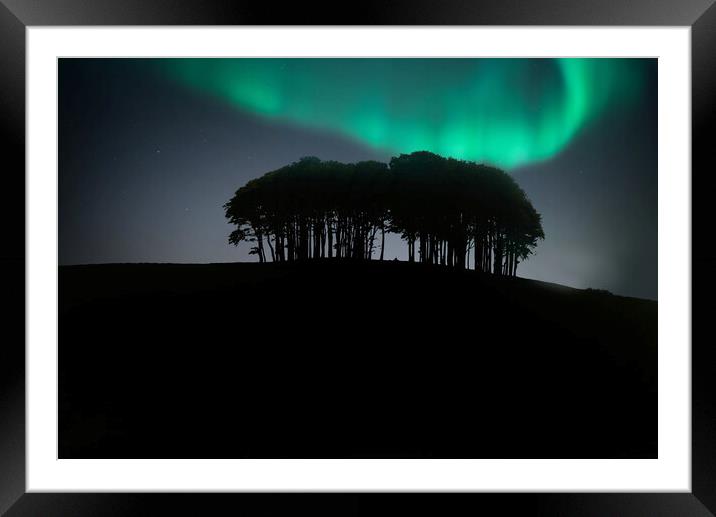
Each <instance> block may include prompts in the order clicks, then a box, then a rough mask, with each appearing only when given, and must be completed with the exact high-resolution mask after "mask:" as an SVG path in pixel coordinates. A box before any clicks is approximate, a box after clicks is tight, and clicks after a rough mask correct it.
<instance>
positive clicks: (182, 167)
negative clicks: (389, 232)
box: [59, 59, 657, 299]
mask: <svg viewBox="0 0 716 517" xmlns="http://www.w3.org/2000/svg"><path fill="white" fill-rule="evenodd" d="M656 71H657V62H656V60H647V59H562V60H553V59H193V60H192V59H151V60H150V59H145V60H133V59H61V60H60V64H59V72H60V79H59V248H60V249H59V260H60V264H61V265H64V264H87V263H105V262H228V261H247V260H250V261H255V260H256V258H255V257H254V256H251V257H250V256H249V255H248V251H249V246H248V245H246V246H243V247H239V248H235V247H233V246H230V245H229V244H228V242H227V236H228V234H229V232H230V231H231V227H230V226H229V225H228V224H227V222H226V220H225V218H224V213H223V208H222V205H223V204H224V203H225V202H226V201H228V199H229V198H230V197H231V196H232V194H233V193H234V191H235V190H236V189H237V188H238V187H240V186H242V185H243V184H244V183H246V181H248V180H249V179H251V178H255V177H258V176H260V175H262V174H263V173H265V172H268V171H270V170H273V169H276V168H278V167H281V166H283V165H286V164H288V163H291V162H293V161H295V160H297V159H298V158H300V157H302V156H317V157H319V158H321V159H324V160H339V161H344V162H353V161H358V160H369V159H375V160H381V161H388V160H389V159H390V157H391V156H394V155H397V154H399V153H401V152H403V153H409V152H413V151H418V150H427V151H432V152H435V153H438V154H441V155H444V156H452V157H455V158H461V159H467V160H474V161H477V162H485V163H489V164H493V165H496V166H499V167H501V168H503V169H505V170H506V171H508V172H509V173H511V174H512V175H513V176H514V177H515V178H516V179H517V181H518V182H519V184H520V185H521V186H522V188H524V189H525V191H526V192H527V194H528V196H529V197H530V199H531V200H532V202H533V204H534V206H535V208H536V209H537V210H538V211H539V212H540V213H541V214H542V215H543V226H544V230H545V234H546V238H545V240H544V241H542V242H540V244H539V245H538V247H537V250H536V255H535V256H533V257H531V258H530V259H529V260H528V261H527V262H525V263H523V264H521V265H520V267H519V269H518V275H519V276H523V277H528V278H535V279H539V280H545V281H549V282H556V283H560V284H565V285H570V286H573V287H581V288H583V287H593V288H600V289H608V290H610V291H612V292H614V293H616V294H623V295H628V296H637V297H642V298H651V299H656V297H657V118H656V115H657V104H656V102H657V80H656V78H657V75H656ZM405 253H406V252H405V246H404V245H403V244H401V243H400V240H399V238H397V237H395V238H393V239H390V240H389V242H388V246H386V258H389V259H390V258H393V257H398V258H400V259H403V258H405Z"/></svg>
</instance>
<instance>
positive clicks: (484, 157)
mask: <svg viewBox="0 0 716 517" xmlns="http://www.w3.org/2000/svg"><path fill="white" fill-rule="evenodd" d="M161 66H162V68H163V70H164V71H165V73H166V74H167V75H168V76H169V77H171V78H172V79H174V80H176V81H177V82H179V83H180V84H183V85H185V86H187V87H189V88H191V89H193V90H195V91H197V92H203V93H205V94H208V95H212V96H215V97H217V98H219V99H223V100H225V101H227V102H228V103H229V104H230V105H231V106H233V107H235V108H236V109H238V110H242V111H245V112H247V113H251V114H254V115H257V116H260V117H265V118H267V119H269V120H273V121H278V122H283V123H289V124H295V125H298V126H302V127H308V128H313V129H319V130H325V131H330V132H335V133H338V134H340V135H343V136H346V137H348V138H351V139H355V140H356V141H358V142H361V143H362V144H365V145H368V146H370V147H371V148H373V149H375V150H377V151H382V152H387V153H392V154H398V153H410V152H412V151H415V150H427V151H432V152H435V153H438V154H441V155H443V156H451V157H455V158H461V159H465V160H471V161H478V162H487V163H491V164H493V165H497V166H499V167H503V168H507V169H511V168H512V167H516V166H520V165H525V164H528V163H531V162H535V161H541V160H544V159H548V158H550V157H552V156H554V155H555V154H557V153H558V152H559V151H561V150H562V149H563V148H564V147H565V146H566V145H567V144H568V143H569V142H570V141H571V139H572V138H573V137H574V136H575V134H577V132H578V131H579V130H580V129H581V128H582V127H584V125H585V124H587V123H589V122H590V121H592V120H593V119H595V118H596V117H598V116H599V115H600V114H601V113H602V111H603V110H605V109H608V108H610V107H612V106H615V105H619V104H623V103H629V102H630V101H631V99H632V98H633V97H634V95H636V94H638V92H639V91H640V88H641V83H642V81H643V79H644V76H643V70H642V69H641V67H640V66H639V61H638V60H637V61H635V60H625V59H437V60H436V59H274V58H262V59H168V60H164V61H162V62H161Z"/></svg>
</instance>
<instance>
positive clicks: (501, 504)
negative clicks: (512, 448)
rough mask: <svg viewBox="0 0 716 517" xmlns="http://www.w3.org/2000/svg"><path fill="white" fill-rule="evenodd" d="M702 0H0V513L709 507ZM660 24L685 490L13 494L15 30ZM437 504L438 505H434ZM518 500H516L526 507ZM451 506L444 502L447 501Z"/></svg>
mask: <svg viewBox="0 0 716 517" xmlns="http://www.w3.org/2000/svg"><path fill="white" fill-rule="evenodd" d="M713 3H714V0H631V1H630V2H624V1H623V0H608V1H607V0H574V1H569V0H531V1H524V2H520V1H517V0H480V1H471V2H465V1H460V0H450V1H446V0H443V1H441V2H430V1H428V0H399V1H392V2H385V1H384V2H376V1H367V0H364V1H362V2H360V4H355V5H352V7H351V4H345V3H339V2H335V3H333V4H330V5H324V4H321V3H318V2H313V3H305V2H295V3H284V4H281V5H274V4H273V3H272V2H248V1H231V0H183V1H182V0H123V1H122V0H93V1H92V2H86V1H83V0H35V1H27V0H0V127H1V128H2V133H1V134H0V151H1V154H0V156H2V162H1V163H2V168H1V170H2V172H3V175H2V179H3V181H2V192H3V194H4V195H3V202H2V203H0V210H1V211H2V217H1V218H0V220H2V225H3V231H2V236H3V239H2V242H3V246H2V252H1V254H0V281H1V283H0V285H1V286H2V287H0V292H1V293H2V295H1V296H2V297H3V298H6V300H3V301H5V302H6V303H5V304H3V306H4V307H5V309H4V311H3V312H2V313H1V314H2V321H3V323H4V324H3V327H2V328H3V330H4V331H5V332H4V337H3V339H2V344H0V513H3V514H5V512H6V513H7V515H8V516H13V517H17V516H25V515H27V516H40V515H42V516H66V515H72V516H83V515H103V516H109V515H132V516H135V515H223V514H224V513H227V512H228V511H229V509H230V511H231V513H232V514H234V513H242V514H243V513H246V514H260V515H263V514H269V515H273V514H278V513H283V512H284V511H286V510H289V511H291V513H295V512H296V511H301V510H308V511H311V512H313V513H329V512H330V513H331V514H341V515H343V514H353V513H358V512H361V513H367V512H368V511H375V510H381V511H385V510H386V509H388V510H389V511H400V512H401V513H404V512H406V510H407V511H410V509H409V508H408V507H414V508H415V509H419V510H422V511H430V512H431V513H436V514H446V513H447V511H451V508H452V507H453V506H454V505H458V504H459V505H460V506H467V507H471V508H473V509H477V510H483V511H485V510H487V509H488V508H489V509H491V510H492V511H493V512H495V513H497V514H505V513H507V514H511V513H518V512H519V513H526V514H528V515H595V516H597V515H599V516H602V515H621V516H631V515H649V516H654V515H678V516H689V515H694V516H696V515H716V401H715V396H716V380H715V379H716V360H714V357H715V355H716V354H714V353H713V352H712V350H711V345H712V343H711V342H712V339H709V334H708V333H707V332H708V330H707V329H708V326H707V325H708V323H707V321H708V318H709V307H708V300H709V294H710V293H712V292H713V288H714V287H716V282H714V280H713V273H712V271H713V266H714V265H716V245H715V244H714V240H713V239H710V238H709V233H708V224H709V221H710V220H711V217H712V216H711V214H710V212H709V211H707V207H709V204H708V201H707V196H709V195H710V194H711V192H713V191H714V190H713V186H714V180H713V178H714V174H716V153H715V152H714V151H713V144H712V137H713V135H714V131H713V129H714V126H715V125H716V116H714V114H715V113H716V59H714V57H715V56H716V7H714V5H713ZM304 24H305V25H637V26H638V25H661V26H665V25H667V26H672V25H678V26H690V27H691V31H692V32H691V42H692V49H691V50H692V56H691V59H692V62H691V72H692V173H691V174H692V175H691V181H692V221H693V222H692V250H691V252H692V343H691V346H692V447H693V448H692V491H691V493H674V494H670V493H641V494H637V493H618V494H616V493H614V494H608V493H584V494H577V493H569V494H537V493H532V494H511V493H505V494H461V495H456V496H452V497H449V498H448V497H445V496H444V495H442V494H419V495H418V494H414V495H412V496H410V497H407V496H405V495H393V494H280V495H277V494H58V493H52V494H50V493H46V494H38V493H25V474H26V469H25V382H24V379H25V367H24V364H25V363H24V361H25V341H24V336H25V327H24V315H25V304H24V300H25V284H24V280H25V273H24V271H25V252H24V250H25V246H24V243H25V226H24V214H25V197H24V192H25V187H24V185H25V29H26V27H28V26H40V25H304ZM446 510H447V511H446ZM527 512H528V513H527ZM451 513H452V512H451Z"/></svg>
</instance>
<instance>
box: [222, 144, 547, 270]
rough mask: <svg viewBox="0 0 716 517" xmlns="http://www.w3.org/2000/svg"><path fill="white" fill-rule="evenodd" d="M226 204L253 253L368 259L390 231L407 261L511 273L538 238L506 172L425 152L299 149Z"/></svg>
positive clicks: (537, 226)
mask: <svg viewBox="0 0 716 517" xmlns="http://www.w3.org/2000/svg"><path fill="white" fill-rule="evenodd" d="M224 209H225V210H226V217H227V218H228V219H229V222H230V223H231V224H233V225H235V226H236V229H235V230H234V231H233V232H231V234H230V236H229V242H230V243H231V244H234V245H238V244H240V243H242V242H249V243H251V244H252V247H251V251H250V253H252V254H255V255H257V256H258V259H259V262H265V261H267V260H268V259H269V256H270V259H271V260H272V261H276V262H284V261H295V260H308V259H316V258H343V259H355V260H373V259H374V255H375V253H376V251H377V249H378V248H380V254H379V260H383V259H384V248H385V234H386V233H390V232H393V233H396V234H399V235H400V236H401V237H402V239H403V240H404V241H405V242H406V245H407V248H408V260H409V261H410V262H422V263H426V264H441V265H446V266H451V267H455V268H459V269H465V268H470V266H471V265H472V267H473V268H474V269H476V270H480V271H484V272H490V273H493V274H495V275H506V276H515V275H516V274H517V266H518V264H520V263H521V262H523V261H524V260H526V259H527V258H528V257H529V256H530V255H531V254H532V253H533V251H534V248H535V247H536V246H537V241H538V240H540V239H544V232H543V230H542V223H541V216H540V214H539V213H538V212H537V211H536V210H535V208H534V207H533V206H532V203H531V202H530V200H529V199H528V198H527V196H526V194H525V192H524V191H523V190H522V189H521V188H520V187H519V185H517V183H516V182H515V181H514V179H513V178H512V177H511V176H509V175H508V174H506V173H505V172H503V171H501V170H499V169H496V168H494V167H489V166H487V165H481V164H476V163H473V162H467V161H461V160H455V159H453V158H443V157H441V156H438V155H436V154H433V153H429V152H426V151H419V152H414V153H411V154H401V155H400V156H397V157H394V158H392V159H391V160H390V163H389V164H388V165H386V164H384V163H380V162H375V161H366V162H358V163H355V164H345V163H339V162H335V161H321V160H319V159H318V158H316V157H305V158H301V159H300V160H299V161H297V162H295V163H292V164H290V165H287V166H285V167H282V168H280V169H277V170H275V171H272V172H269V173H267V174H264V175H263V176H261V177H260V178H257V179H254V180H251V181H249V182H248V183H247V184H246V185H244V186H243V187H241V188H240V189H239V190H237V191H236V193H235V194H234V197H232V198H231V200H230V201H229V202H228V203H226V204H225V205H224ZM267 249H268V254H267ZM471 262H472V264H471Z"/></svg>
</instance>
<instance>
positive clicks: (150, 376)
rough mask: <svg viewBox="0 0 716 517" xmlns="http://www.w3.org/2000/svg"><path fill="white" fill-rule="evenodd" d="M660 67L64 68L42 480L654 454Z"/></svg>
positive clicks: (335, 62)
mask: <svg viewBox="0 0 716 517" xmlns="http://www.w3.org/2000/svg"><path fill="white" fill-rule="evenodd" d="M658 70H659V61H658V59H656V58H641V57H640V58H626V57H624V58H622V57H608V58H596V57H590V58H578V57H554V58H551V57H549V58H545V57H540V58H529V57H525V58H516V57H499V58H498V57H495V58H488V57H479V58H477V57H476V58H467V57H460V58H455V57H453V58H447V57H430V58H427V57H426V58H415V57H395V58H391V57H380V58H378V57H371V58H358V57H341V58H328V57H326V58H318V57H304V58H301V57H286V58H284V57H237V58H227V57H221V58H218V57H217V58H212V57H202V58H190V57H187V58H109V57H103V58H76V57H72V58H68V57H61V58H58V59H57V74H58V75H57V77H58V85H57V108H58V124H57V137H58V138H57V146H58V147H57V148H58V155H57V182H58V193H57V203H58V228H57V232H58V262H59V266H58V270H59V271H58V329H57V336H58V370H57V371H58V443H57V445H58V454H59V458H60V459H65V458H346V459H370V458H396V459H403V458H416V459H421V458H423V459H428V458H556V459H559V458H568V459H575V458H582V459H590V458H597V459H640V458H658V446H659V440H658V419H657V417H658V411H657V409H658V405H657V402H658V398H657V381H658V376H657V367H658V361H657V358H658V345H659V336H658V330H659V329H658V324H657V323H658V296H657V295H658V282H657V280H658V278H657V276H658V265H659V264H658V258H659V249H658V242H659V228H658V214H659V211H658V184H659V181H658V180H659V178H658V165H659V164H658V150H659V148H658V147H659V146H658V129H659V128H658V123H657V119H658V117H657V116H658V106H657V101H658V83H659V81H658ZM53 268H54V266H53ZM53 270H54V269H53ZM665 303H666V302H665Z"/></svg>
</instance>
